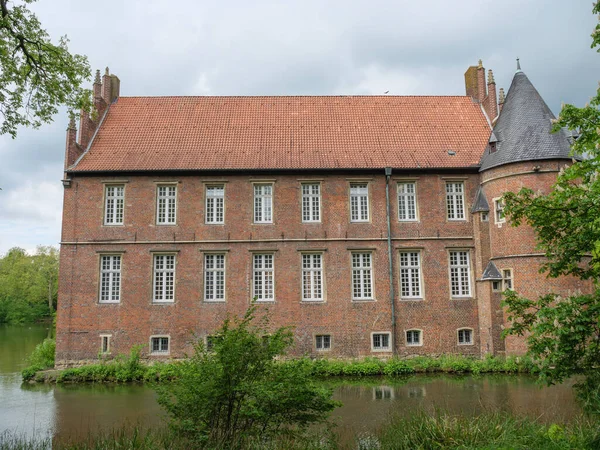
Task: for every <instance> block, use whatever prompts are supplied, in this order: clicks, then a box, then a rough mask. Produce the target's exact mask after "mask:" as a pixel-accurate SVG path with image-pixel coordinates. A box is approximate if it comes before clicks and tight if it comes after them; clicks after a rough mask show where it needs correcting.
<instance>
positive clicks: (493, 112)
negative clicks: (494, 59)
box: [486, 69, 498, 122]
mask: <svg viewBox="0 0 600 450" xmlns="http://www.w3.org/2000/svg"><path fill="white" fill-rule="evenodd" d="M487 87H488V95H487V98H486V100H487V113H488V116H489V118H490V120H491V121H492V122H493V121H494V120H495V119H496V117H498V103H497V100H496V98H497V97H496V82H495V81H494V73H493V72H492V69H490V70H488V84H487Z"/></svg>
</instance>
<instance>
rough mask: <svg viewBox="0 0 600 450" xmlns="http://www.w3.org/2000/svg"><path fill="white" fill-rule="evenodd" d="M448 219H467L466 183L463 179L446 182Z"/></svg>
mask: <svg viewBox="0 0 600 450" xmlns="http://www.w3.org/2000/svg"><path fill="white" fill-rule="evenodd" d="M446 210H447V213H448V216H447V217H448V220H465V185H464V183H463V182H462V181H453V182H450V183H446Z"/></svg>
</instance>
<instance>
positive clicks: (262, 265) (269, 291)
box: [252, 254, 275, 301]
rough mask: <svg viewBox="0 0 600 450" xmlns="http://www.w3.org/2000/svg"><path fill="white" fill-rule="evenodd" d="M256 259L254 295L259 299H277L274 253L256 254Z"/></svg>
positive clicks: (254, 256) (254, 257) (254, 265)
mask: <svg viewBox="0 0 600 450" xmlns="http://www.w3.org/2000/svg"><path fill="white" fill-rule="evenodd" d="M253 259H254V264H253V267H254V274H253V277H252V278H253V280H254V289H253V290H254V297H256V300H257V301H273V300H275V292H274V289H273V255H272V254H264V255H263V254H256V255H253Z"/></svg>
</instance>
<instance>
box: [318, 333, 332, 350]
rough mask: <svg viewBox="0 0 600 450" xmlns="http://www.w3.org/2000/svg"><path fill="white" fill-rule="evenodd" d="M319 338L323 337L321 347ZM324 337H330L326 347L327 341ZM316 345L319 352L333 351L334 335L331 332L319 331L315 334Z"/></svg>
mask: <svg viewBox="0 0 600 450" xmlns="http://www.w3.org/2000/svg"><path fill="white" fill-rule="evenodd" d="M319 338H323V340H322V343H321V344H322V346H321V347H320V348H319ZM324 338H328V340H329V342H328V346H327V347H325V346H324V344H325V341H324ZM313 342H314V347H315V350H316V351H318V352H329V351H331V349H332V347H333V337H332V335H331V333H318V334H315V335H314V340H313Z"/></svg>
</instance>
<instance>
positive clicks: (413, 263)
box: [400, 252, 421, 298]
mask: <svg viewBox="0 0 600 450" xmlns="http://www.w3.org/2000/svg"><path fill="white" fill-rule="evenodd" d="M420 256H421V255H420V253H419V252H400V297H402V298H420V297H421V258H420Z"/></svg>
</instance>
